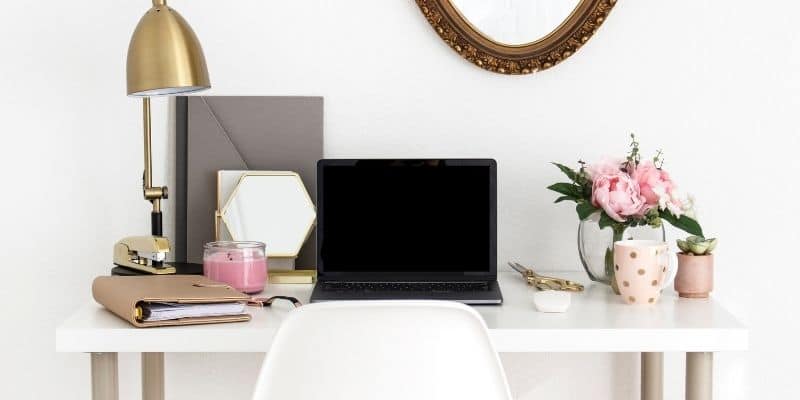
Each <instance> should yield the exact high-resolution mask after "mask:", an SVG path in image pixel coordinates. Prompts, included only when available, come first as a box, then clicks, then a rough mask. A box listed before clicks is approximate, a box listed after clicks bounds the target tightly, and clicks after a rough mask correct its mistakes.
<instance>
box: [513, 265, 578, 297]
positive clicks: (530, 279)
mask: <svg viewBox="0 0 800 400" xmlns="http://www.w3.org/2000/svg"><path fill="white" fill-rule="evenodd" d="M508 265H509V266H510V267H511V268H513V269H514V271H517V272H519V273H520V275H522V277H523V278H524V279H525V281H526V282H527V283H528V285H530V286H534V287H536V288H537V289H539V290H563V291H567V292H582V291H583V285H581V284H580V283H578V282H573V281H570V280H567V279H561V278H553V277H550V276H544V275H539V274H537V273H536V272H533V270H532V269H530V268H526V267H525V266H524V265H522V264H520V263H517V262H509V263H508Z"/></svg>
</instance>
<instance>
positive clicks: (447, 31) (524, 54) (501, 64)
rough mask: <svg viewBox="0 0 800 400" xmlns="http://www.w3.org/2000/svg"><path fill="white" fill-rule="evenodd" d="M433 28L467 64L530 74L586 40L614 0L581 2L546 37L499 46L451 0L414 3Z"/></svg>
mask: <svg viewBox="0 0 800 400" xmlns="http://www.w3.org/2000/svg"><path fill="white" fill-rule="evenodd" d="M416 2H417V5H418V6H419V8H420V10H422V14H423V15H425V18H426V19H427V20H428V22H429V23H430V24H431V26H433V29H435V30H436V32H437V33H438V34H439V36H440V37H441V38H442V39H443V40H444V41H445V43H447V44H448V45H449V46H450V47H451V48H452V49H453V50H455V51H456V52H457V53H458V54H461V56H462V57H464V58H466V59H467V61H469V62H471V63H473V64H475V65H477V66H479V67H481V68H483V69H486V70H489V71H492V72H497V73H500V74H514V75H516V74H530V73H532V72H536V71H542V70H545V69H548V68H550V67H552V66H554V65H556V64H558V63H560V62H561V61H564V59H566V58H567V57H569V56H571V55H573V54H575V52H576V51H577V50H578V49H579V48H580V47H581V46H583V44H584V43H586V42H587V41H589V38H591V37H592V35H593V34H594V33H595V32H597V28H598V27H600V25H601V24H602V23H603V21H605V19H606V17H607V16H608V13H609V12H610V11H611V8H613V7H614V5H615V4H616V2H617V1H616V0H581V2H580V4H578V6H577V7H576V8H575V10H574V11H573V12H572V14H571V15H570V16H569V17H567V19H566V20H565V21H564V22H562V23H561V25H560V26H558V28H556V29H555V30H554V31H552V32H551V33H549V34H548V35H547V36H545V37H543V38H541V39H539V40H536V41H534V42H531V43H527V44H522V45H508V44H503V43H498V42H496V41H494V40H492V39H490V38H488V37H487V36H485V35H484V34H483V33H481V32H480V31H479V30H478V29H476V28H475V27H474V26H472V24H471V23H470V22H469V21H467V20H466V19H465V18H464V17H463V16H462V15H461V13H460V12H459V11H458V10H457V9H456V8H455V7H454V6H453V4H452V3H451V2H450V0H416Z"/></svg>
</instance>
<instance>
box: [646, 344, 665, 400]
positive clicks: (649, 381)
mask: <svg viewBox="0 0 800 400" xmlns="http://www.w3.org/2000/svg"><path fill="white" fill-rule="evenodd" d="M641 389H642V400H662V399H663V398H664V353H642V385H641Z"/></svg>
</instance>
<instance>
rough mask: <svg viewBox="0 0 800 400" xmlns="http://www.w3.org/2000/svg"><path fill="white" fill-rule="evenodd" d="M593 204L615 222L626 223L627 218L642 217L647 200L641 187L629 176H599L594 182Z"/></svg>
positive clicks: (619, 173)
mask: <svg viewBox="0 0 800 400" xmlns="http://www.w3.org/2000/svg"><path fill="white" fill-rule="evenodd" d="M592 204H593V205H594V206H595V207H600V208H602V209H603V211H605V212H606V214H608V216H609V217H611V218H612V219H613V220H615V221H617V222H625V217H630V216H633V215H642V214H643V213H644V209H645V198H644V197H643V196H642V194H641V193H640V191H639V185H638V184H637V183H636V181H635V180H633V179H631V177H630V176H628V174H626V173H624V172H620V171H617V173H616V174H614V175H598V176H596V177H594V178H593V181H592Z"/></svg>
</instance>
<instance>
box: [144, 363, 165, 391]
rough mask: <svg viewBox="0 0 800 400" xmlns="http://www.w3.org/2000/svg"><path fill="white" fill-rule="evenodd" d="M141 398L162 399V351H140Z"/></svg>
mask: <svg viewBox="0 0 800 400" xmlns="http://www.w3.org/2000/svg"><path fill="white" fill-rule="evenodd" d="M142 400H164V353H142Z"/></svg>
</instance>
